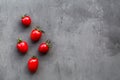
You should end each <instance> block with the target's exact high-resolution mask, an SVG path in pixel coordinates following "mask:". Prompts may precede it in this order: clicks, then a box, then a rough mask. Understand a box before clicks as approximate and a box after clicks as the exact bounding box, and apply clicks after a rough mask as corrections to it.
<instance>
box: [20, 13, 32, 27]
mask: <svg viewBox="0 0 120 80" xmlns="http://www.w3.org/2000/svg"><path fill="white" fill-rule="evenodd" d="M21 22H22V24H23V25H25V26H29V25H30V24H31V18H30V16H27V15H25V16H23V17H22V19H21Z"/></svg>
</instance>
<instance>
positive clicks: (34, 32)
mask: <svg viewBox="0 0 120 80" xmlns="http://www.w3.org/2000/svg"><path fill="white" fill-rule="evenodd" d="M41 37H42V32H41V31H38V30H36V29H34V30H32V32H31V34H30V38H31V40H32V41H33V42H37V41H38V40H39V39H41Z"/></svg>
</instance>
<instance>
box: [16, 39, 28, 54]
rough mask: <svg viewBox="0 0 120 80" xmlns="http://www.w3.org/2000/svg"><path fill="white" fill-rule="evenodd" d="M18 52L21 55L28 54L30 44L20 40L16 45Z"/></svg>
mask: <svg viewBox="0 0 120 80" xmlns="http://www.w3.org/2000/svg"><path fill="white" fill-rule="evenodd" d="M16 47H17V49H18V51H20V52H21V53H23V54H24V53H26V52H27V51H28V44H27V42H25V41H22V40H21V39H20V38H19V39H18V43H17V45H16Z"/></svg>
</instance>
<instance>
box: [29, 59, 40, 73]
mask: <svg viewBox="0 0 120 80" xmlns="http://www.w3.org/2000/svg"><path fill="white" fill-rule="evenodd" d="M38 65H39V60H38V58H35V57H32V58H30V59H29V60H28V70H29V71H30V72H31V73H35V72H36V71H37V69H38Z"/></svg>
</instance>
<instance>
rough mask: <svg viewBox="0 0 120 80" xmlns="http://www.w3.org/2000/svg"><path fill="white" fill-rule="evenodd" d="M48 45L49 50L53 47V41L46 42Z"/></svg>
mask: <svg viewBox="0 0 120 80" xmlns="http://www.w3.org/2000/svg"><path fill="white" fill-rule="evenodd" d="M46 44H47V45H48V47H49V48H51V47H52V44H51V41H50V40H46Z"/></svg>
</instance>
